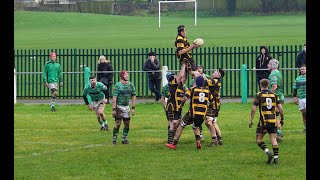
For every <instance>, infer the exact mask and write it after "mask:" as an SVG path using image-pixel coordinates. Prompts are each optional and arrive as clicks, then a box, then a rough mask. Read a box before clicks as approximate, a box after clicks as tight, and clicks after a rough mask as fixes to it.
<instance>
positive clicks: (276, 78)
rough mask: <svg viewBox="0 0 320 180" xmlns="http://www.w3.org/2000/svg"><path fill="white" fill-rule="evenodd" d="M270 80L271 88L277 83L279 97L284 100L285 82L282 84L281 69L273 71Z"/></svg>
mask: <svg viewBox="0 0 320 180" xmlns="http://www.w3.org/2000/svg"><path fill="white" fill-rule="evenodd" d="M268 80H269V82H270V86H269V90H270V89H271V88H272V85H273V84H277V90H276V92H275V93H276V94H277V95H278V96H279V99H280V100H282V101H284V94H283V84H282V74H281V73H280V71H279V70H273V71H271V73H270V75H269V77H268Z"/></svg>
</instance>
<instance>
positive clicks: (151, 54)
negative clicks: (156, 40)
mask: <svg viewBox="0 0 320 180" xmlns="http://www.w3.org/2000/svg"><path fill="white" fill-rule="evenodd" d="M148 56H149V57H150V56H156V53H155V52H149V54H148Z"/></svg>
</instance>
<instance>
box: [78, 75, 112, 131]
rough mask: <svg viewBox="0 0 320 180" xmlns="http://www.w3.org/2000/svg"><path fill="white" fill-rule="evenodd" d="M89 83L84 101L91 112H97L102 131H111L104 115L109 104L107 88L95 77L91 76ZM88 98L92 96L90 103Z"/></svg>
mask: <svg viewBox="0 0 320 180" xmlns="http://www.w3.org/2000/svg"><path fill="white" fill-rule="evenodd" d="M89 81H90V82H89V83H88V84H86V86H85V88H84V89H83V100H84V102H85V103H86V105H87V106H88V108H89V110H90V111H92V110H95V112H96V116H97V119H98V122H99V124H100V125H101V128H100V130H101V131H102V130H107V131H109V126H108V122H107V119H106V116H105V114H104V107H105V104H106V103H107V99H105V97H106V94H107V93H108V91H107V86H105V85H104V84H103V83H102V82H97V78H96V77H95V76H90V77H89ZM88 96H90V98H91V102H89V100H88Z"/></svg>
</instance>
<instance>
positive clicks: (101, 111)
mask: <svg viewBox="0 0 320 180" xmlns="http://www.w3.org/2000/svg"><path fill="white" fill-rule="evenodd" d="M102 101H103V100H102ZM102 101H101V102H100V104H99V109H98V114H99V116H100V119H101V121H102V124H103V127H104V130H106V131H110V128H109V126H108V121H107V118H106V115H105V114H104V108H105V104H104V102H102Z"/></svg>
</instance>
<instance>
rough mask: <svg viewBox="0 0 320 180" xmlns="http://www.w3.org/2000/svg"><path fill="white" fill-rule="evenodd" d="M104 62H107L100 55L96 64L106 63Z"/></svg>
mask: <svg viewBox="0 0 320 180" xmlns="http://www.w3.org/2000/svg"><path fill="white" fill-rule="evenodd" d="M106 61H107V59H106V57H105V56H104V55H101V56H100V57H99V61H98V63H104V62H106Z"/></svg>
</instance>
